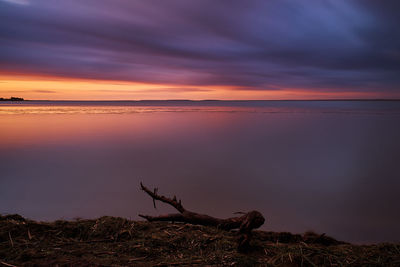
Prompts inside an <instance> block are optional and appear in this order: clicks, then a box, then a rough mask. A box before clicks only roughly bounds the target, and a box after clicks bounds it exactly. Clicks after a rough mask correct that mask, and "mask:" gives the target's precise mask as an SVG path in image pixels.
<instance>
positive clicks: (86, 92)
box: [0, 0, 400, 100]
mask: <svg viewBox="0 0 400 267" xmlns="http://www.w3.org/2000/svg"><path fill="white" fill-rule="evenodd" d="M398 10H400V1H396V0H393V1H391V0H387V1H373V0H359V1H355V0H353V1H352V0H325V1H320V0H309V1H300V0H299V1H295V0H271V1H264V0H259V1H258V0H246V1H242V0H241V1H239V0H218V1H215V0H197V1H195V0H193V1H187V0H168V1H164V0H157V1H155V0H146V1H134V0H129V1H128V0H124V1H123V0H68V1H51V0H47V1H45V0H0V97H10V96H19V97H24V98H26V99H65V100H68V99H70V100H73V99H81V100H100V99H110V100H116V99H118V100H128V99H132V100H138V99H341V98H346V99H347V98H388V99H394V98H400V31H399V28H400V16H398Z"/></svg>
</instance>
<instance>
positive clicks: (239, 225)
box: [139, 183, 265, 251]
mask: <svg viewBox="0 0 400 267" xmlns="http://www.w3.org/2000/svg"><path fill="white" fill-rule="evenodd" d="M140 188H141V190H143V191H145V192H146V193H147V194H148V195H149V196H150V197H151V198H152V199H153V205H154V208H155V207H156V203H155V201H156V200H158V201H161V202H164V203H167V204H169V205H171V206H172V207H174V208H175V209H176V210H178V211H179V213H174V214H167V215H160V216H148V215H142V214H139V216H140V217H142V218H144V219H146V220H147V221H149V222H152V221H173V222H185V223H191V224H200V225H206V226H215V227H217V228H219V229H223V230H232V229H239V233H240V238H239V240H238V250H239V251H246V250H247V249H248V248H249V245H250V239H251V230H253V229H256V228H259V227H260V226H261V225H263V224H264V221H265V219H264V217H263V216H262V214H261V213H260V212H258V211H255V210H253V211H250V212H248V213H245V214H244V215H242V216H240V217H232V218H228V219H219V218H215V217H211V216H208V215H204V214H199V213H195V212H191V211H188V210H186V209H185V208H184V207H183V206H182V203H181V200H179V201H178V200H177V199H176V196H174V197H173V198H172V199H171V198H168V197H165V196H161V195H158V193H157V191H158V189H157V188H155V189H154V190H153V191H151V190H149V189H148V188H147V187H146V186H144V185H143V184H142V183H140Z"/></svg>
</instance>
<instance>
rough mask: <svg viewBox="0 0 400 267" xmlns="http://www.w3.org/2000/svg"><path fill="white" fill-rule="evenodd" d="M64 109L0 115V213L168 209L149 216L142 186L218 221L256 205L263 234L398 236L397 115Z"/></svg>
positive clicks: (67, 214)
mask: <svg viewBox="0 0 400 267" xmlns="http://www.w3.org/2000/svg"><path fill="white" fill-rule="evenodd" d="M17 108H20V107H17ZM26 108H29V106H27V107H26ZM31 108H32V107H31ZM34 108H40V109H43V110H46V109H54V108H59V107H54V106H51V107H46V106H40V107H37V106H36V107H34ZM67 108H78V109H79V108H81V112H78V113H77V112H75V113H74V114H65V113H63V114H51V112H47V113H46V112H45V113H46V114H43V113H40V114H37V113H34V114H29V112H28V114H23V115H10V114H3V115H1V116H0V125H1V131H0V173H1V179H0V212H1V213H6V212H8V213H15V212H17V213H20V214H23V215H24V216H28V217H30V218H34V219H43V220H52V219H58V218H61V217H64V218H73V217H77V216H80V217H96V216H101V215H115V216H124V217H128V218H132V219H139V218H138V217H137V214H138V213H149V214H159V213H164V212H171V211H172V210H171V209H170V208H168V207H166V206H159V210H156V211H155V210H153V207H152V203H151V200H149V199H148V197H146V196H145V195H144V194H143V193H142V192H140V190H139V181H143V182H144V183H145V184H147V185H148V186H157V187H159V188H160V193H165V194H167V195H168V194H171V195H172V194H176V195H178V196H179V197H180V198H182V200H183V203H184V204H185V205H186V206H187V208H188V209H192V210H196V211H198V212H203V213H208V214H210V215H213V216H217V217H218V216H219V217H228V216H231V215H232V212H236V211H247V210H251V209H257V210H260V211H261V212H262V213H263V214H264V215H265V217H266V218H267V221H266V224H265V226H264V229H268V230H276V231H293V232H304V231H306V230H309V229H312V230H315V231H318V232H325V233H327V234H330V235H333V236H335V237H337V238H339V239H343V240H348V241H355V242H374V241H375V242H376V241H399V240H400V230H399V228H398V224H399V222H400V215H399V214H398V207H397V206H398V202H399V200H400V199H399V196H398V193H399V190H398V188H399V186H400V181H399V179H398V178H399V177H400V171H399V169H398V166H397V165H398V164H397V158H399V156H400V142H399V141H398V136H400V126H399V125H400V124H399V122H400V120H399V118H400V117H399V116H398V115H397V114H396V113H393V112H391V113H387V114H384V115H372V114H370V113H363V114H359V113H357V112H355V113H351V114H350V115H349V114H348V113H325V112H323V111H324V110H322V111H321V110H320V109H319V108H317V110H318V112H317V111H316V112H306V113H297V112H285V111H286V110H287V109H288V108H287V107H285V108H283V109H282V111H283V112H279V107H275V108H277V109H278V112H274V113H270V112H262V107H261V108H260V107H259V108H258V109H257V108H256V109H254V107H250V108H251V109H252V112H248V109H249V107H245V108H244V107H211V110H210V109H208V108H210V107H189V109H190V108H196V109H200V110H197V111H196V112H193V110H192V111H191V112H178V111H176V110H175V111H174V110H173V111H172V112H164V111H162V112H159V111H160V110H157V107H149V108H150V109H156V111H153V112H128V113H126V112H122V113H118V114H112V113H113V112H109V113H107V112H105V113H106V114H100V113H101V112H97V113H96V112H86V111H85V110H91V111H93V107H91V106H81V107H67ZM107 108H111V109H119V107H106V109H107ZM123 108H124V107H123ZM127 108H128V109H132V108H131V107H127ZM167 108H172V109H181V110H182V109H183V108H182V107H167ZM203 108H205V110H204V109H203ZM98 109H102V110H104V108H98ZM207 109H208V110H207ZM289 109H290V108H289ZM314 109H315V108H314ZM232 110H233V111H234V112H232ZM311 110H312V109H311ZM363 110H364V109H363ZM369 110H374V108H371V109H369ZM391 110H392V111H393V108H392V109H391ZM216 111H218V112H216ZM88 113H89V114H88ZM103 113H104V112H103ZM110 113H111V114H110Z"/></svg>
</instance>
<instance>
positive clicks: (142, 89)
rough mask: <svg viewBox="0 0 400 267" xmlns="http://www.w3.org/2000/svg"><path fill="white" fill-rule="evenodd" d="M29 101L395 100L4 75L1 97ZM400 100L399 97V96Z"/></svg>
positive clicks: (363, 95) (375, 94)
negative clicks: (13, 97) (19, 98)
mask: <svg viewBox="0 0 400 267" xmlns="http://www.w3.org/2000/svg"><path fill="white" fill-rule="evenodd" d="M11 96H15V97H23V98H25V99H29V100H165V99H191V100H204V99H217V100H263V99H265V100H268V99H274V100H286V99H287V100H296V99H310V100H311V99H350V98H358V99H370V98H393V95H392V94H391V95H388V94H384V93H380V92H328V91H317V90H309V89H308V90H307V89H298V88H296V89H293V88H280V89H279V90H256V89H254V90H249V89H248V88H247V89H241V88H240V87H234V86H220V85H219V86H211V85H207V86H204V85H203V86H194V85H181V84H180V85H174V84H153V83H142V82H129V81H112V80H93V79H81V78H66V77H56V76H45V75H21V74H0V97H11ZM396 97H399V96H397V95H396Z"/></svg>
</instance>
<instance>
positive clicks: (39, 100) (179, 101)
mask: <svg viewBox="0 0 400 267" xmlns="http://www.w3.org/2000/svg"><path fill="white" fill-rule="evenodd" d="M0 101H31V102H136V103H140V102H156V103H159V102H175V103H185V102H186V103H212V102H222V103H229V102H230V103H245V102H253V103H255V102H350V101H353V102H371V101H380V102H382V101H389V102H392V101H400V99H386V98H382V99H380V98H376V99H351V98H350V99H263V100H256V99H248V100H219V99H204V100H191V99H157V100H146V99H142V100H132V99H129V100H122V99H118V100H63V99H57V100H49V99H24V98H19V97H11V98H0Z"/></svg>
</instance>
